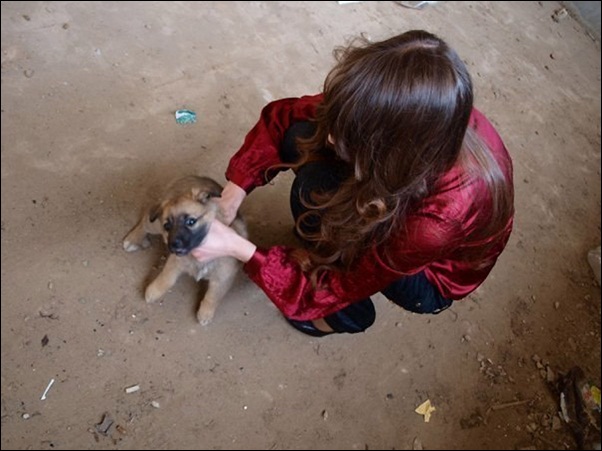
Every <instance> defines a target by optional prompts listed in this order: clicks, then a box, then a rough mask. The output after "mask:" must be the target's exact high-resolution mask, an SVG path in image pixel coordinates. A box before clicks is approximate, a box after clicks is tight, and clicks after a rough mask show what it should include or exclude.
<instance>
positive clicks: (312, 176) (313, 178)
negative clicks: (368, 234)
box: [280, 122, 453, 333]
mask: <svg viewBox="0 0 602 451" xmlns="http://www.w3.org/2000/svg"><path fill="white" fill-rule="evenodd" d="M314 131H315V126H314V125H313V124H312V123H310V122H297V123H295V124H293V125H292V126H291V127H290V128H289V129H288V130H287V131H286V133H285V136H284V141H283V145H282V148H281V149H280V157H281V158H282V160H283V161H285V162H287V163H294V162H295V161H297V159H298V158H299V151H298V149H297V144H296V138H297V137H302V138H307V137H310V136H312V135H313V133H314ZM328 152H329V151H327V150H326V151H325V153H326V154H328ZM349 174H350V168H349V166H348V165H347V164H346V163H344V162H342V161H340V160H336V159H334V158H327V159H326V160H325V161H312V162H309V163H307V164H304V165H303V166H301V167H300V168H299V169H298V170H297V173H296V177H295V180H294V182H293V186H292V188H291V197H290V203H291V211H292V213H293V217H294V218H295V221H296V220H297V218H299V216H300V215H301V214H302V213H304V212H305V211H307V207H305V205H303V203H302V202H301V199H304V200H305V201H306V203H307V202H310V203H311V199H310V193H311V192H312V191H317V192H329V191H333V190H335V189H336V188H337V187H338V186H339V185H340V184H341V183H342V181H343V180H344V179H345V178H346V177H347V176H348V175H349ZM319 223H320V220H319V217H317V216H313V215H312V216H310V217H309V218H308V219H307V220H306V221H304V222H303V223H302V224H301V228H302V230H303V231H304V232H312V231H316V230H317V228H318V227H319ZM382 294H384V295H385V296H386V297H387V298H388V299H390V300H391V301H393V302H394V303H395V304H397V305H399V306H400V307H403V308H404V309H406V310H409V311H412V312H415V313H439V312H441V311H442V310H445V309H446V308H448V307H449V306H450V305H451V304H452V302H453V301H452V300H451V299H446V298H444V297H443V296H442V295H441V293H439V291H438V290H437V288H436V287H435V286H434V285H432V284H431V283H430V282H429V281H428V279H427V278H426V276H425V274H424V272H420V273H418V274H415V275H412V276H407V277H403V278H401V279H399V280H397V281H395V282H393V283H392V284H391V285H389V286H388V287H387V288H385V289H384V290H382ZM375 318H376V312H375V310H374V304H373V303H372V300H371V299H370V298H367V299H363V300H361V301H358V302H355V303H353V304H352V305H350V306H348V307H345V308H343V309H341V310H339V311H338V312H335V313H333V314H331V315H328V316H326V317H325V318H324V320H325V321H326V323H327V324H328V325H329V326H330V327H332V329H333V330H334V331H335V332H349V333H356V332H363V331H364V330H366V329H367V328H368V327H370V326H371V325H372V324H373V323H374V320H375Z"/></svg>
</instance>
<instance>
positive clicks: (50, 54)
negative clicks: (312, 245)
mask: <svg viewBox="0 0 602 451" xmlns="http://www.w3.org/2000/svg"><path fill="white" fill-rule="evenodd" d="M560 8H561V4H560V3H559V2H439V3H438V4H436V5H433V6H428V7H427V8H425V9H423V10H411V9H407V8H403V7H402V6H400V5H399V4H398V3H397V2H362V3H357V4H347V5H339V4H338V3H337V2H334V1H329V2H319V3H318V2H237V3H231V2H198V3H193V2H150V3H149V2H144V3H143V2H126V3H122V2H92V3H88V2H2V6H1V13H2V14H1V15H2V19H1V20H2V130H1V131H2V155H1V158H2V160H1V174H2V190H1V195H2V203H1V206H2V227H1V228H2V235H1V237H2V241H1V250H2V269H1V270H2V302H1V306H2V328H1V329H2V330H1V338H2V381H1V386H2V410H1V414H2V438H1V446H2V449H50V448H53V449H143V448H146V449H151V448H155V449H412V448H414V449H420V447H423V448H424V449H576V446H577V445H576V442H575V440H574V437H573V434H572V433H571V429H570V428H569V426H568V425H566V424H565V423H564V422H561V421H559V417H558V411H559V396H558V393H556V392H555V390H554V386H555V383H556V380H557V377H558V375H559V374H564V373H566V372H567V371H568V370H569V369H570V368H572V367H574V366H579V367H581V368H582V369H583V371H584V373H585V374H586V376H587V378H588V380H590V381H591V382H593V383H594V384H596V385H597V386H600V288H599V287H598V286H597V285H596V283H595V282H594V279H593V275H592V272H591V269H590V268H589V266H588V263H587V260H586V256H587V252H588V250H590V249H591V248H594V247H596V246H598V245H599V244H600V215H601V211H600V210H601V209H600V195H601V186H600V180H601V177H600V44H599V42H598V41H597V40H596V39H594V38H593V37H592V35H591V34H590V33H589V32H588V31H587V30H586V29H585V28H584V27H583V26H582V25H581V24H580V23H579V21H578V20H576V19H575V18H574V17H573V16H571V15H567V16H563V15H559V14H557V15H556V16H555V17H556V19H557V20H554V19H553V18H552V16H553V15H554V12H555V11H558V10H559V9H560ZM561 16H562V17H561ZM413 28H424V29H427V30H429V31H432V32H434V33H437V34H439V35H440V36H441V37H443V38H444V39H446V40H447V41H448V42H449V43H450V44H451V45H452V46H453V47H454V48H456V49H457V50H458V52H459V53H460V55H461V56H462V57H463V58H464V59H465V61H466V62H467V64H468V66H469V68H470V70H471V72H472V75H473V78H474V82H475V86H476V98H477V100H476V105H477V107H478V108H479V109H481V110H482V111H483V112H485V114H486V115H487V116H488V117H489V118H490V119H491V120H492V122H493V123H494V124H495V125H496V127H497V128H498V130H499V131H500V134H501V135H502V137H503V139H504V140H505V142H506V144H507V146H508V148H509V150H510V153H511V155H512V157H513V159H514V165H515V185H516V226H515V230H514V233H513V235H512V238H511V240H510V243H509V245H508V248H507V250H506V251H505V253H504V254H503V255H502V256H501V258H500V260H499V262H498V264H497V266H496V267H495V268H494V270H493V272H492V273H491V276H490V277H489V279H488V280H487V281H486V282H485V283H484V284H483V286H482V287H480V288H479V289H478V290H477V291H476V292H475V293H474V294H472V295H471V296H469V297H468V298H467V299H465V300H462V301H460V302H457V303H456V304H454V306H453V307H452V308H451V309H450V310H449V311H446V312H445V313H443V314H441V315H437V316H420V315H414V314H411V313H409V312H405V311H403V310H401V309H400V308H398V307H396V306H395V305H392V304H391V303H389V302H388V301H387V300H386V299H385V298H383V297H381V296H380V295H378V296H375V297H374V300H375V303H376V308H377V315H378V318H377V322H376V324H375V325H374V326H373V327H372V328H370V329H369V330H368V331H367V332H366V333H364V334H359V335H353V336H352V335H340V336H329V337H326V338H322V339H313V338H311V337H308V336H305V335H303V334H300V333H299V332H297V331H296V330H294V329H292V328H291V327H290V326H288V324H287V323H286V322H285V321H284V320H283V318H282V317H281V315H280V314H279V312H278V311H277V310H276V309H275V308H274V307H273V306H272V305H271V303H270V301H269V300H268V299H267V298H266V297H265V295H264V294H263V292H262V291H261V290H259V289H258V288H257V287H256V286H255V285H254V284H253V283H252V282H250V281H249V280H248V279H247V278H246V277H245V276H244V275H241V276H240V277H239V279H238V280H237V284H236V286H235V288H234V289H233V291H232V292H231V293H230V295H229V296H228V298H227V299H226V300H225V301H224V302H223V304H222V305H221V306H220V307H219V309H218V311H217V313H216V317H215V319H214V321H213V323H212V324H210V325H209V326H207V327H201V326H200V325H199V324H198V323H197V322H196V318H195V314H194V313H195V310H196V308H197V304H198V299H199V290H201V291H202V286H201V287H199V286H197V284H196V283H194V282H193V281H192V280H190V279H182V280H181V281H180V282H179V283H178V284H177V285H176V287H175V288H174V289H173V290H172V291H171V292H170V293H169V294H168V295H167V296H166V297H165V299H164V301H163V302H162V303H161V304H157V305H146V304H145V303H144V300H143V297H142V292H143V288H144V285H145V283H146V282H147V281H148V280H149V278H150V277H151V276H152V275H153V274H155V273H156V272H157V268H158V267H160V265H161V264H162V260H161V258H162V255H164V253H165V250H164V248H163V246H162V244H161V243H160V242H159V241H157V240H155V241H154V246H153V247H152V248H151V249H149V250H146V251H143V252H139V253H134V254H128V253H126V252H124V251H123V249H122V248H121V240H122V238H123V237H124V235H125V234H126V232H127V231H128V230H129V229H130V227H131V226H133V224H134V223H135V221H136V219H137V216H138V213H139V208H140V206H141V205H142V203H143V202H144V201H145V199H146V198H147V196H148V193H149V192H151V190H152V189H153V188H154V187H157V186H161V185H163V184H165V183H166V182H168V181H169V180H171V179H172V178H174V177H178V176H182V175H185V174H189V173H196V174H202V175H208V176H211V177H214V178H215V179H217V180H219V181H221V182H223V181H224V175H223V173H224V170H225V168H226V165H227V162H228V160H229V158H230V157H231V156H232V154H233V153H234V152H235V151H236V150H237V149H238V148H239V146H240V144H241V143H242V140H243V139H244V136H245V134H246V132H247V131H248V130H249V129H250V128H251V127H252V126H253V124H254V123H255V122H256V120H257V119H258V116H259V112H260V109H261V108H262V106H263V105H264V104H265V103H266V102H267V101H269V100H272V99H276V98H281V97H289V96H299V95H303V94H309V93H316V92H319V91H320V88H321V84H322V81H323V78H324V76H325V75H326V73H327V71H328V69H329V68H330V67H331V65H332V64H333V59H332V55H331V51H332V49H333V48H334V47H335V46H337V45H340V44H343V43H345V42H346V40H347V39H348V38H350V37H352V36H356V35H358V34H360V33H364V35H365V36H367V37H369V38H371V39H373V40H378V39H383V38H386V37H390V36H392V35H394V34H397V33H400V32H403V31H406V30H409V29H413ZM180 108H189V109H191V110H194V111H196V113H197V115H198V121H197V123H196V124H190V125H179V124H177V123H176V122H175V120H174V111H175V110H177V109H180ZM290 182H291V177H290V175H287V174H284V175H282V176H279V177H278V178H277V179H276V181H275V182H274V183H273V184H272V185H270V186H267V187H265V188H262V189H259V190H257V191H255V192H254V193H252V194H251V196H249V198H248V199H247V201H246V203H245V205H244V206H243V211H244V213H245V214H246V216H247V219H248V222H249V224H250V233H251V236H252V238H253V240H254V241H255V242H257V243H258V244H260V245H264V246H267V245H272V244H282V243H291V242H294V240H293V238H292V236H291V224H292V221H291V218H290V214H289V210H288V190H289V186H290ZM51 379H54V380H55V383H54V385H52V386H51V387H50V389H49V390H48V393H47V394H46V399H44V400H41V399H40V398H41V396H42V393H43V392H44V390H45V389H46V387H47V385H48V384H49V382H50V380H51ZM135 385H138V386H139V390H138V391H135V392H133V393H126V391H125V389H126V388H128V387H132V386H135ZM427 399H428V400H430V401H431V403H432V404H433V405H434V406H435V408H436V411H435V412H434V413H433V414H432V417H431V419H430V422H428V423H426V422H425V421H424V418H423V417H422V416H420V415H418V414H416V413H415V412H414V409H415V408H416V407H417V406H418V405H420V404H421V403H422V402H424V401H426V400H427ZM105 415H106V419H107V420H108V422H105V423H104V424H101V423H102V420H103V417H104V416H105ZM111 421H112V424H110V423H111Z"/></svg>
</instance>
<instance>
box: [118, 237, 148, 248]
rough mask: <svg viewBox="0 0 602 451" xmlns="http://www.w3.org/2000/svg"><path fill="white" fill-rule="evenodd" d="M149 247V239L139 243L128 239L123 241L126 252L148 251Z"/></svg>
mask: <svg viewBox="0 0 602 451" xmlns="http://www.w3.org/2000/svg"><path fill="white" fill-rule="evenodd" d="M149 246H150V240H149V239H148V238H144V239H143V240H142V241H140V242H139V243H136V242H135V241H132V240H129V239H128V238H127V237H126V239H125V240H123V249H125V251H126V252H135V251H137V250H140V249H146V248H147V247H149Z"/></svg>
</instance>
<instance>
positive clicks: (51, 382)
mask: <svg viewBox="0 0 602 451" xmlns="http://www.w3.org/2000/svg"><path fill="white" fill-rule="evenodd" d="M52 384H54V379H50V382H48V386H47V387H46V390H44V393H42V397H41V398H40V400H41V401H44V400H45V399H46V395H47V394H48V390H50V387H52Z"/></svg>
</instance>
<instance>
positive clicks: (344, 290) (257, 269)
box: [226, 95, 513, 320]
mask: <svg viewBox="0 0 602 451" xmlns="http://www.w3.org/2000/svg"><path fill="white" fill-rule="evenodd" d="M321 100H322V95H316V96H304V97H301V98H287V99H282V100H277V101H274V102H271V103H270V104H268V105H267V106H266V107H265V108H264V109H263V111H262V112H261V118H260V119H259V122H258V123H257V124H256V125H255V127H253V129H252V130H251V131H250V132H249V133H248V134H247V136H246V138H245V142H244V144H243V145H242V147H241V148H240V150H239V151H238V152H237V153H236V154H235V155H234V156H233V157H232V159H231V160H230V164H229V166H228V169H227V171H226V178H227V179H228V180H230V181H231V182H233V183H236V184H237V185H238V186H240V187H241V188H243V189H244V190H245V191H246V192H247V193H250V192H251V191H252V190H253V189H254V188H255V187H257V186H261V185H264V184H266V183H267V182H268V181H269V178H273V177H274V176H275V175H276V171H273V170H272V171H270V177H269V178H266V169H268V168H270V167H271V166H274V165H276V164H278V163H281V160H280V158H279V152H278V149H279V148H280V144H281V142H282V139H283V135H284V132H285V131H286V130H287V128H288V127H289V126H290V125H291V124H292V123H294V122H297V121H305V120H308V119H310V118H313V117H314V116H315V111H316V106H317V105H318V104H319V103H320V101H321ZM469 126H470V127H473V128H474V129H475V130H476V131H477V134H478V135H479V136H480V137H481V138H482V139H483V140H484V141H485V142H486V143H487V145H488V146H489V147H490V148H491V150H492V152H493V154H494V157H495V158H496V160H497V162H498V163H499V165H500V167H501V168H502V171H503V172H504V174H505V176H506V178H507V181H508V184H507V186H508V189H509V190H512V189H513V183H512V161H511V159H510V156H509V155H508V152H507V150H506V148H505V147H504V144H503V142H502V140H501V138H500V137H499V135H498V134H497V132H496V131H495V129H494V128H493V126H492V125H491V124H490V123H489V121H488V120H487V118H485V116H483V115H482V114H481V113H480V112H479V111H477V110H476V109H475V110H473V112H472V115H471V117H470V125H469ZM490 215H491V203H490V196H489V194H488V191H487V189H486V188H485V185H484V182H483V181H482V180H479V179H475V178H474V177H471V176H470V174H467V173H466V171H464V170H463V169H462V167H460V166H459V165H456V166H454V167H452V168H451V169H450V170H449V171H448V172H447V173H445V174H444V175H443V176H442V177H441V179H440V180H439V183H438V185H437V189H436V190H435V192H434V194H432V195H430V196H429V197H427V198H426V199H424V200H423V202H422V204H421V207H420V209H419V210H418V211H417V212H416V213H414V214H412V215H411V216H410V217H409V218H408V221H407V224H406V227H405V229H404V230H403V231H399V233H397V234H394V236H393V237H392V238H391V240H390V241H389V242H387V243H384V245H383V246H386V247H387V249H388V250H390V251H393V252H390V255H391V256H392V259H393V260H394V261H389V260H387V261H385V259H383V258H382V254H381V253H379V249H378V248H376V247H375V248H373V249H371V250H370V251H368V252H366V253H365V255H363V256H362V257H361V258H360V259H359V260H358V261H357V262H356V263H355V264H354V265H353V267H352V268H350V270H348V271H338V270H333V271H328V272H325V273H324V274H322V276H321V278H320V282H321V284H320V287H319V288H318V289H314V288H313V287H312V284H311V282H310V280H309V275H308V274H307V273H304V272H303V271H302V270H301V268H300V267H299V265H298V264H297V262H296V261H295V260H294V259H293V258H292V257H291V256H290V253H291V251H292V249H291V248H288V247H285V246H274V247H271V248H269V249H259V248H258V249H257V251H256V252H255V254H254V255H253V257H252V258H251V260H249V261H248V262H247V263H246V264H245V265H244V270H245V272H246V273H247V274H248V276H249V277H250V278H251V280H253V281H254V282H255V283H256V284H257V285H258V286H259V287H260V288H261V289H262V290H263V291H264V292H265V293H266V295H267V296H268V297H269V298H270V299H271V300H272V302H273V303H274V304H275V305H276V306H277V307H278V308H279V309H280V311H281V312H282V313H283V314H284V315H285V316H286V317H288V318H291V319H296V320H311V319H317V318H323V317H324V316H326V315H329V314H331V313H334V312H336V311H338V310H340V309H342V308H345V307H347V306H348V305H350V304H352V303H354V302H357V301H359V300H362V299H365V298H367V297H369V296H370V295H373V294H375V293H377V292H379V291H381V290H383V289H384V288H386V287H387V286H388V285H389V284H391V283H392V282H394V281H395V280H398V279H399V278H401V277H403V276H406V275H412V274H416V273H418V272H420V271H423V270H424V271H425V275H426V277H427V279H428V280H429V281H430V282H431V283H432V284H433V285H435V286H436V287H437V288H438V289H439V291H440V293H441V294H442V295H443V296H445V297H447V298H449V299H460V298H463V297H465V296H466V295H468V294H469V293H470V292H472V291H473V290H475V289H476V288H477V287H478V286H479V285H480V284H481V283H482V282H483V281H484V280H485V278H486V277H487V275H488V274H489V272H490V271H491V269H492V268H493V266H494V264H495V262H496V260H497V257H498V256H499V255H500V253H501V252H502V250H503V249H504V247H505V245H506V243H507V241H508V238H509V237H510V232H511V230H512V218H511V219H510V221H509V222H508V224H507V225H506V227H505V228H504V229H503V230H502V231H500V232H499V233H497V234H496V235H495V236H493V237H491V238H488V239H486V240H482V239H481V240H480V241H475V240H474V239H471V234H472V232H473V231H474V230H476V229H478V228H479V227H482V225H483V224H486V223H487V222H488V221H489V218H490ZM484 245H487V246H490V250H489V252H488V255H487V256H486V259H485V260H486V262H487V264H486V266H484V267H477V266H476V265H474V264H471V263H467V262H466V261H464V260H463V259H462V253H463V252H465V250H466V249H475V248H476V249H478V248H479V247H480V246H484ZM390 258H391V257H390Z"/></svg>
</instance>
